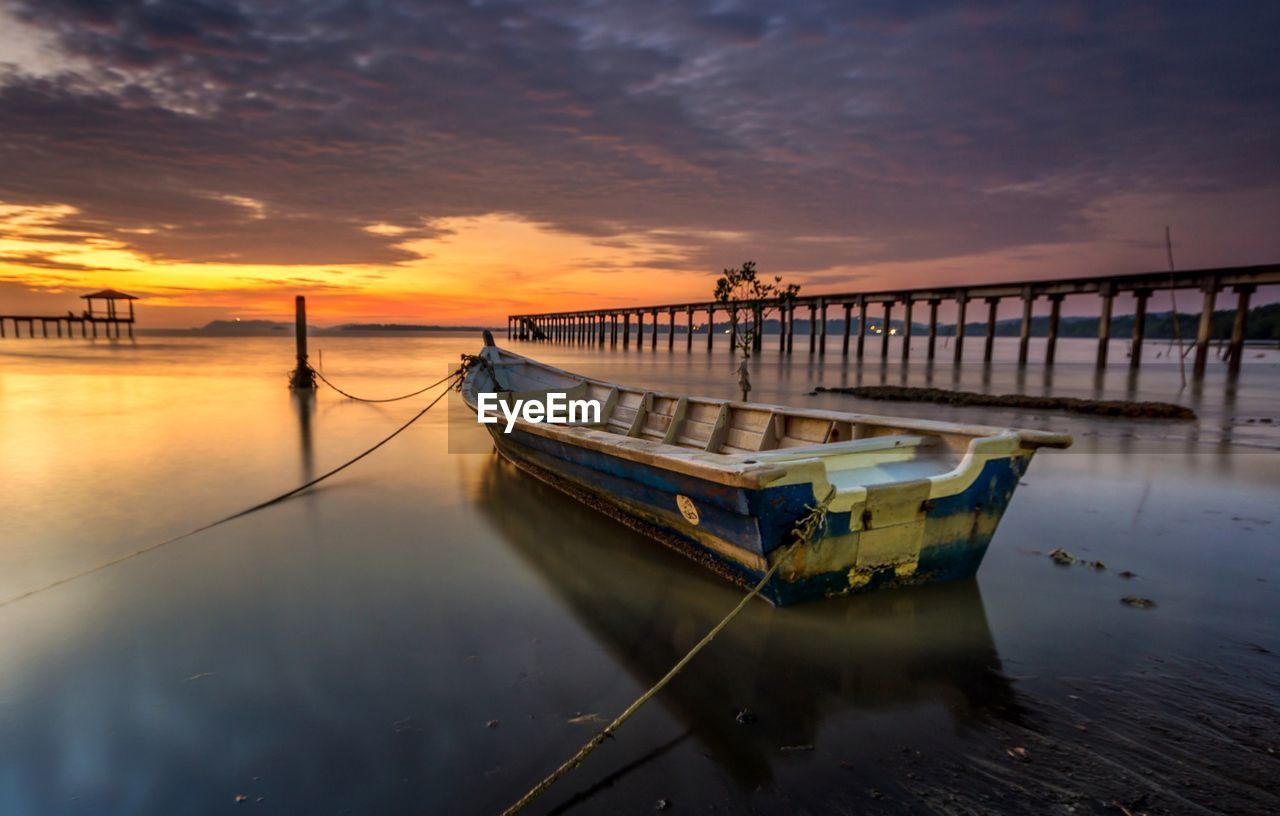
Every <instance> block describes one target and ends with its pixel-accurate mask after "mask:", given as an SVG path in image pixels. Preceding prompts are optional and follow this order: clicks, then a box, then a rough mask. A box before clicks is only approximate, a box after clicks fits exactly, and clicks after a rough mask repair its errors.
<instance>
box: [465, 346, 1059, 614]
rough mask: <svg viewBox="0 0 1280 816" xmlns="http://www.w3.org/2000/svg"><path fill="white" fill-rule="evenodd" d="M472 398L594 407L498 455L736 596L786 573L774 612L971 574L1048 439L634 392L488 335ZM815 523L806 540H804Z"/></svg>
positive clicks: (468, 387) (514, 441) (494, 427)
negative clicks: (559, 399)
mask: <svg viewBox="0 0 1280 816" xmlns="http://www.w3.org/2000/svg"><path fill="white" fill-rule="evenodd" d="M461 391H462V398H463V400H464V401H465V402H466V404H467V406H468V407H470V408H471V409H472V410H473V411H475V410H478V406H479V399H480V395H481V394H484V393H494V394H497V395H498V396H497V399H498V400H499V401H502V402H506V403H508V404H514V402H515V401H516V400H524V401H525V402H526V403H527V402H529V401H533V402H535V403H536V402H540V401H545V400H546V397H547V395H548V394H550V393H558V394H565V395H567V398H568V399H571V400H596V401H598V402H599V403H600V405H601V409H602V410H601V415H600V417H599V419H600V421H599V422H597V423H586V422H578V423H573V424H550V423H538V422H528V421H523V420H516V421H515V423H514V425H513V427H512V429H511V431H510V432H509V433H508V432H506V430H505V425H504V424H501V423H500V424H489V425H485V426H484V427H485V428H487V429H488V430H489V431H490V433H491V435H492V436H493V440H494V444H495V445H496V447H497V449H498V451H499V452H500V453H501V454H502V455H503V456H504V457H506V458H507V459H509V460H510V461H511V462H513V463H514V464H516V465H517V466H519V467H521V468H522V469H524V470H526V471H528V472H529V473H531V474H533V475H535V476H537V477H538V478H540V479H542V480H544V481H547V482H549V483H551V484H553V485H554V486H556V487H558V488H559V489H561V490H563V491H564V492H566V493H569V494H570V495H572V496H574V497H576V498H578V499H580V500H582V501H584V502H586V503H588V504H590V505H592V506H593V507H596V508H597V509H599V510H601V511H602V512H605V513H606V514H608V515H610V516H612V517H614V518H615V519H618V520H619V521H622V522H623V523H626V524H627V525H629V526H631V527H633V528H635V529H638V530H640V531H642V532H644V533H646V534H648V535H650V536H651V537H653V538H656V539H658V540H659V541H661V542H663V543H665V544H667V545H669V546H671V547H673V548H675V549H678V550H680V551H681V552H684V553H685V554H687V555H690V556H691V557H694V558H696V559H697V560H699V561H701V562H702V563H704V564H706V565H707V566H709V567H711V568H712V569H714V570H715V571H716V572H718V573H719V574H721V575H723V576H725V577H727V578H729V579H731V580H734V581H736V582H738V583H740V584H742V585H744V586H745V585H754V584H755V583H756V582H757V581H759V579H760V578H761V577H763V576H764V574H765V573H766V572H767V571H768V570H769V568H770V567H771V566H772V565H773V564H774V563H776V562H777V561H778V560H780V559H785V563H783V564H782V565H780V566H779V569H778V571H777V572H776V573H775V574H774V576H773V577H772V578H771V579H770V581H769V583H768V584H767V585H766V586H765V588H764V589H763V591H762V592H761V594H762V595H764V596H765V597H766V598H768V599H769V600H770V601H771V602H772V603H774V604H775V605H779V606H782V605H786V604H792V603H799V602H803V601H809V600H814V599H817V598H823V597H826V596H831V595H844V594H849V593H856V592H866V591H869V590H872V589H878V588H887V587H899V586H912V585H920V584H932V583H939V582H943V581H951V580H955V579H958V578H965V577H969V576H971V575H973V574H974V573H975V572H977V570H978V566H979V565H980V564H981V563H982V558H983V556H984V555H985V554H986V550H987V546H988V544H989V543H990V542H991V537H992V536H993V535H994V533H995V530H996V525H997V523H998V522H999V521H1000V517H1001V515H1002V514H1003V513H1004V509H1005V507H1006V506H1007V505H1008V503H1009V499H1010V498H1011V497H1012V496H1013V491H1014V489H1015V488H1016V487H1017V486H1018V480H1019V478H1020V477H1021V476H1022V474H1023V473H1024V472H1025V471H1026V469H1027V465H1028V464H1029V462H1030V461H1031V456H1032V454H1034V453H1035V451H1036V449H1037V448H1042V447H1050V448H1065V447H1067V446H1069V445H1070V444H1071V437H1070V436H1067V435H1063V434H1054V433H1047V432H1044V431H1031V430H1014V429H1007V428H993V427H985V426H978V425H962V424H955V423H949V422H935V421H930V420H922V419H905V418H893V417H881V416H872V415H867V414H855V413H844V412H837V411H821V410H807V409H800V408H788V407H783V406H777V405H766V404H761V403H754V402H735V401H732V400H724V399H715V398H710V397H694V396H685V395H682V394H671V393H665V392H660V391H648V390H645V389H641V388H630V387H627V386H622V385H616V384H614V383H609V382H604V381H601V380H596V379H592V378H589V377H582V376H579V375H576V374H572V373H570V372H567V371H562V370H561V369H558V368H554V367H552V366H549V365H545V364H543V363H539V362H537V361H535V360H531V359H529V358H527V357H523V356H521V355H519V354H515V353H513V352H511V351H509V350H506V349H501V348H498V347H497V346H496V345H494V344H493V338H492V336H490V335H489V333H488V332H486V333H485V347H484V348H483V349H482V351H481V353H480V355H479V356H478V358H477V360H476V361H475V362H474V363H473V364H472V365H470V366H469V367H468V370H467V372H466V375H465V377H464V378H463V382H462V387H461ZM815 522H817V524H816V529H814V531H813V535H811V536H808V537H807V540H800V539H804V538H806V537H805V536H803V535H800V536H798V535H797V533H798V532H803V528H804V526H805V525H806V523H808V524H809V525H810V526H814V523H815Z"/></svg>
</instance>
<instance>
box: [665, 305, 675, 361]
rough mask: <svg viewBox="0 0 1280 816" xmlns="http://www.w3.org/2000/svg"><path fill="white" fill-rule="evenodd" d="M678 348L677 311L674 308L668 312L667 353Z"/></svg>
mask: <svg viewBox="0 0 1280 816" xmlns="http://www.w3.org/2000/svg"><path fill="white" fill-rule="evenodd" d="M675 348H676V310H675V309H674V308H671V309H668V310H667V351H674V350H675Z"/></svg>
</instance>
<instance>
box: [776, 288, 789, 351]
mask: <svg viewBox="0 0 1280 816" xmlns="http://www.w3.org/2000/svg"><path fill="white" fill-rule="evenodd" d="M790 309H791V307H790V306H788V305H787V303H786V302H785V301H784V302H783V303H782V306H781V307H780V308H779V309H778V353H779V354H786V353H787V312H788V311H790Z"/></svg>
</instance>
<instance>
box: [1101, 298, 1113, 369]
mask: <svg viewBox="0 0 1280 816" xmlns="http://www.w3.org/2000/svg"><path fill="white" fill-rule="evenodd" d="M1101 294H1102V315H1101V316H1100V317H1099V318H1098V370H1099V371H1101V370H1102V369H1104V368H1106V367H1107V346H1108V344H1109V343H1110V342H1111V306H1112V304H1113V303H1114V302H1115V297H1116V292H1115V289H1114V287H1112V286H1111V285H1110V284H1108V283H1104V284H1102V289H1101Z"/></svg>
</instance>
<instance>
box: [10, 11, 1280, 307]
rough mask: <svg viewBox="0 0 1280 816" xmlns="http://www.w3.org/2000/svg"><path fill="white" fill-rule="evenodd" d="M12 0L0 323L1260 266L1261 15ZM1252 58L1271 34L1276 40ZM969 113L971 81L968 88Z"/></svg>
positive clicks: (1264, 154)
mask: <svg viewBox="0 0 1280 816" xmlns="http://www.w3.org/2000/svg"><path fill="white" fill-rule="evenodd" d="M642 8H643V7H642V6H627V5H621V4H606V5H603V6H598V5H592V4H585V5H582V6H578V5H575V4H572V3H570V4H567V5H565V6H562V7H561V6H557V7H554V8H550V7H548V8H533V7H523V6H510V7H505V6H501V5H497V6H488V5H486V6H484V7H480V6H466V7H463V6H449V5H441V6H431V5H429V4H428V5H420V4H406V5H399V4H395V3H392V4H389V5H387V6H386V7H382V6H379V7H378V8H377V9H370V8H364V7H363V6H360V7H356V6H353V7H352V8H350V9H348V8H346V7H345V6H344V5H343V4H341V3H340V4H337V6H334V7H329V6H324V7H321V6H312V5H308V4H303V5H302V6H300V7H299V8H296V9H289V10H284V9H283V8H280V9H277V8H275V7H274V6H272V7H258V6H255V5H252V4H247V5H239V4H235V3H228V4H212V5H208V6H205V5H201V6H199V7H192V8H185V7H184V8H183V9H181V10H179V9H177V8H169V7H168V6H166V4H163V3H161V4H143V5H140V6H133V5H120V6H119V7H114V6H110V5H109V4H108V5H107V6H103V7H102V8H97V7H93V8H90V7H88V6H84V7H82V6H80V5H78V4H64V3H60V2H55V3H51V4H33V3H26V2H16V3H13V4H10V5H8V6H0V31H3V32H4V33H2V34H0V66H3V71H0V144H3V145H4V153H3V162H4V169H5V172H4V173H2V174H0V304H3V306H2V307H0V311H8V312H18V313H31V312H36V313H50V314H57V313H61V312H63V311H65V310H66V309H67V308H73V307H74V306H75V301H74V297H75V296H77V295H79V294H80V293H82V292H84V291H90V290H95V289H100V288H103V287H115V288H119V289H122V290H124V291H129V292H133V293H136V294H139V295H141V296H142V298H143V300H142V301H141V303H140V304H139V310H140V311H139V314H140V320H141V323H142V325H143V326H144V327H185V326H191V325H199V324H201V323H203V322H204V321H206V320H209V319H213V318H230V317H241V318H285V317H287V315H288V313H289V304H290V302H291V299H292V296H293V295H294V294H305V295H307V296H308V297H309V298H310V300H311V302H312V303H313V304H314V305H313V308H312V313H313V315H314V317H315V319H316V321H317V322H318V323H321V324H334V323H339V322H343V321H368V322H384V321H386V322H418V323H441V324H475V323H483V324H489V325H498V324H501V322H502V321H503V319H504V317H505V315H506V314H508V313H511V312H537V311H549V310H567V309H578V308H587V307H611V306H622V305H640V304H647V303H664V302H677V301H682V300H697V299H704V298H707V297H709V296H710V292H711V288H712V284H713V281H714V279H715V276H716V275H717V274H718V273H719V271H720V270H721V269H723V268H724V267H727V266H733V265H736V264H739V263H741V262H742V261H744V260H747V259H751V260H754V261H756V262H757V263H758V264H759V267H760V269H761V270H762V271H764V272H766V273H767V274H780V275H784V276H786V277H787V279H788V280H789V281H794V282H796V283H799V284H801V285H802V286H803V287H804V288H805V290H806V291H807V292H809V293H814V292H824V291H853V290H858V289H863V288H885V287H897V286H902V287H903V288H907V287H911V286H922V285H930V284H933V283H978V282H986V281H993V280H1002V279H1012V278H1015V277H1016V278H1019V279H1027V278H1044V277H1056V276H1066V275H1079V274H1111V273H1121V272H1139V271H1146V270H1150V269H1160V268H1162V267H1163V266H1164V264H1165V257H1164V247H1163V233H1164V227H1165V225H1166V224H1167V225H1170V226H1171V227H1172V229H1173V234H1174V237H1175V243H1176V245H1177V261H1178V263H1179V265H1180V266H1182V267H1196V266H1228V265H1238V264H1251V263H1269V262H1272V261H1274V260H1275V258H1276V256H1277V255H1280V243H1278V241H1277V238H1276V232H1275V230H1274V220H1275V216H1276V214H1277V211H1278V209H1280V205H1278V204H1277V202H1278V201H1280V163H1278V162H1277V160H1276V156H1278V155H1280V145H1278V144H1277V142H1276V138H1277V137H1276V134H1277V133H1280V122H1278V121H1277V109H1276V107H1275V105H1274V104H1272V103H1273V101H1274V100H1273V93H1272V86H1271V85H1269V84H1268V83H1269V82H1271V81H1273V80H1274V76H1275V71H1274V66H1273V65H1271V64H1269V63H1266V64H1264V63H1261V62H1259V61H1258V60H1256V59H1254V58H1253V57H1252V56H1251V55H1253V54H1260V53H1265V52H1266V50H1267V49H1268V48H1270V44H1269V42H1268V41H1266V39H1265V36H1264V35H1263V32H1266V31H1269V30H1271V28H1272V27H1270V26H1269V25H1267V24H1266V23H1265V22H1263V21H1261V20H1258V19H1253V17H1254V16H1258V15H1262V16H1265V15H1266V14H1271V13H1272V12H1265V13H1264V11H1262V10H1261V8H1259V9H1255V11H1256V12H1257V14H1256V15H1253V14H1252V13H1251V14H1244V13H1242V14H1239V15H1225V14H1213V13H1212V11H1211V9H1209V7H1208V6H1206V7H1205V8H1204V9H1200V8H1193V7H1187V8H1185V9H1180V10H1169V11H1168V12H1167V16H1165V17H1160V16H1158V15H1156V14H1155V13H1154V12H1152V11H1150V10H1144V9H1139V8H1125V7H1119V6H1117V7H1111V8H1108V9H1106V10H1099V11H1097V13H1091V14H1082V13H1081V14H1077V13H1068V12H1066V11H1061V12H1054V11H1052V10H1050V9H1047V8H1046V9H1043V10H1041V11H1037V12H1025V11H1017V10H1016V9H1014V8H1008V9H1001V8H999V7H993V8H991V9H989V10H987V11H984V12H982V13H976V12H973V11H972V10H971V9H967V8H965V7H963V6H956V7H951V6H950V5H949V4H945V3H944V4H940V5H939V6H937V7H936V8H930V9H929V10H915V11H912V10H909V9H905V8H904V9H896V8H895V7H894V6H893V4H889V5H884V6H874V5H873V6H863V5H859V4H853V5H851V6H850V7H848V8H846V9H839V8H828V9H822V10H818V9H810V10H807V11H803V12H802V10H799V9H796V10H791V11H787V12H786V13H784V12H783V11H782V10H779V9H772V10H768V9H763V8H762V9H756V10H751V9H749V8H746V7H744V8H743V9H741V10H738V11H734V10H731V9H728V8H720V7H718V6H717V7H715V8H709V9H706V10H703V11H698V10H697V9H695V8H692V7H690V8H688V9H684V10H673V11H671V12H670V13H665V14H662V15H654V14H650V13H648V12H645V11H643V10H642ZM1260 38H1261V39H1260ZM977 89H981V92H980V93H979V92H977Z"/></svg>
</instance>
